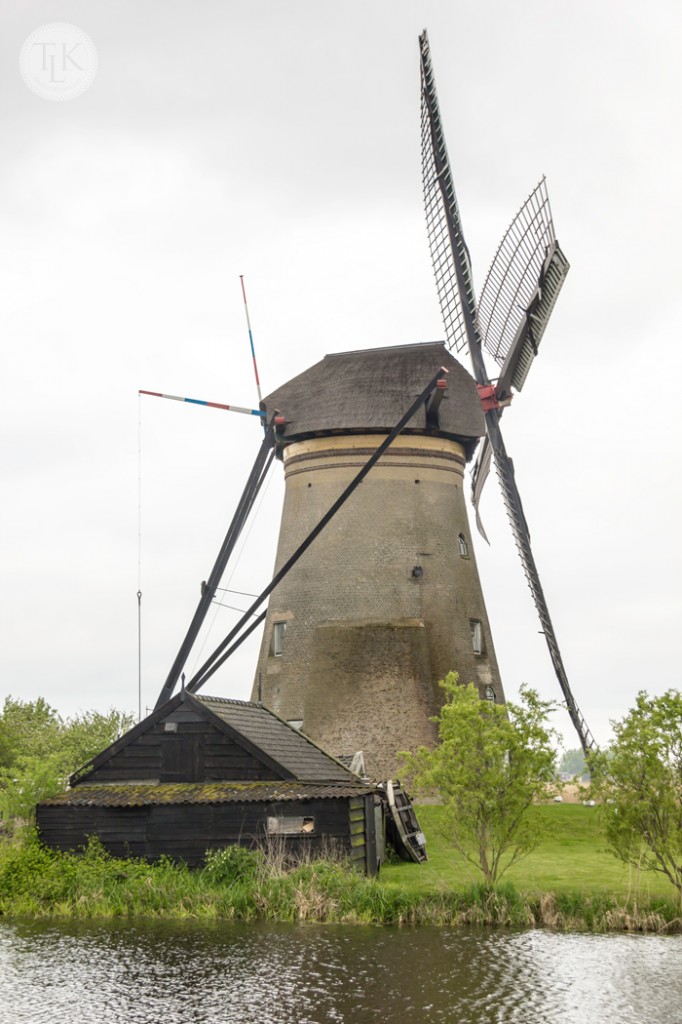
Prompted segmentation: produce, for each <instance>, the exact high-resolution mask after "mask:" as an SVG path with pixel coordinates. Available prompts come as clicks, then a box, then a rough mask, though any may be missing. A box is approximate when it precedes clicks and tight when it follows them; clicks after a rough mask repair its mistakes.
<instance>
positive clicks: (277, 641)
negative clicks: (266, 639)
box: [272, 622, 287, 656]
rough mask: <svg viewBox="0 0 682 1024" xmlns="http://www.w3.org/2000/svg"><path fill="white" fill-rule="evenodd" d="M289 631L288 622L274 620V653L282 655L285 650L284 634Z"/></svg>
mask: <svg viewBox="0 0 682 1024" xmlns="http://www.w3.org/2000/svg"><path fill="white" fill-rule="evenodd" d="M286 631H287V624H286V622H274V623H273V625H272V653H273V654H275V655H278V656H279V655H280V654H281V653H282V651H283V650H284V634H285V633H286Z"/></svg>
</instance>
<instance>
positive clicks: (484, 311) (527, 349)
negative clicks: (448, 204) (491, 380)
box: [478, 178, 569, 391]
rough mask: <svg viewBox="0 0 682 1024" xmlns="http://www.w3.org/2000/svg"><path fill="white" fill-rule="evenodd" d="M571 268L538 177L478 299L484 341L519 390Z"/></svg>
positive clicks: (504, 378)
mask: <svg viewBox="0 0 682 1024" xmlns="http://www.w3.org/2000/svg"><path fill="white" fill-rule="evenodd" d="M568 271H569V263H568V260H567V259H566V257H565V256H564V254H563V252H562V251H561V249H560V248H559V243H558V242H557V239H556V235H555V232H554V222H553V220H552V210H551V207H550V203H549V195H548V194H547V185H546V182H545V179H544V178H542V179H541V181H540V182H539V183H538V185H537V186H536V187H535V188H534V189H533V191H532V192H531V194H530V195H529V196H528V198H527V199H526V201H525V203H524V204H523V206H522V207H521V209H520V210H519V212H518V213H517V214H516V216H515V217H514V220H513V221H512V222H511V224H510V225H509V227H508V228H507V230H506V232H505V234H504V237H503V239H502V241H501V242H500V245H499V247H498V249H497V252H496V253H495V257H494V259H493V261H492V263H491V265H490V269H489V270H488V274H487V276H486V279H485V282H484V284H483V288H482V290H481V297H480V300H479V303H478V321H479V328H480V332H481V336H482V338H483V345H484V347H485V349H486V350H487V351H488V352H489V353H490V354H491V356H492V357H493V359H494V360H495V362H496V363H497V364H498V366H501V367H502V382H503V386H504V387H505V388H508V387H509V386H510V385H511V386H513V387H514V388H515V389H516V390H517V391H520V390H521V389H522V387H523V385H524V383H525V380H526V377H527V376H528V371H529V369H530V367H531V365H532V362H533V359H534V358H535V356H536V355H537V351H538V346H539V344H540V341H541V340H542V336H543V334H544V332H545V328H546V326H547V322H548V320H549V317H550V315H551V313H552V310H553V308H554V304H555V302H556V299H557V296H558V294H559V291H560V290H561V287H562V285H563V283H564V280H565V279H566V275H567V274H568Z"/></svg>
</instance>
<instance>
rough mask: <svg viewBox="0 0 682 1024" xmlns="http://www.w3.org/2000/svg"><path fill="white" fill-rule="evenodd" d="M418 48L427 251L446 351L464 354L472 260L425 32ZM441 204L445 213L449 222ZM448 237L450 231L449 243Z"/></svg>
mask: <svg viewBox="0 0 682 1024" xmlns="http://www.w3.org/2000/svg"><path fill="white" fill-rule="evenodd" d="M419 43H420V47H421V54H422V61H421V80H422V100H421V149H422V182H423V188H424V212H425V214H426V230H427V234H428V239H429V249H430V252H431V261H432V264H433V270H434V275H435V279H436V289H437V291H438V302H439V304H440V309H441V314H442V317H443V325H444V327H445V337H446V343H447V346H448V348H449V349H451V350H452V349H453V348H454V350H455V351H456V352H457V353H461V352H464V351H467V352H468V351H469V348H470V345H469V332H468V331H467V319H469V321H470V323H471V324H472V325H473V327H474V330H475V333H476V335H477V341H478V342H479V345H480V336H478V335H479V332H478V325H477V315H476V296H475V293H474V284H473V277H472V273H471V260H470V258H469V250H468V249H467V246H466V243H465V241H464V234H463V231H462V221H461V218H460V215H459V206H458V204H457V195H456V193H455V186H454V183H453V180H452V174H451V172H450V161H449V159H448V152H447V148H446V145H445V136H444V134H443V128H442V125H441V120H440V111H439V107H438V97H437V95H436V85H435V80H434V75H433V66H432V64H431V54H430V51H429V44H428V37H427V35H426V32H424V33H423V35H422V36H420V40H419ZM443 193H445V195H444V194H443ZM446 203H447V205H448V207H449V213H450V221H449V222H448V211H447V210H446V205H445V204H446ZM451 231H454V238H453V237H452V236H451ZM455 249H456V250H457V252H458V254H459V257H460V266H459V268H458V267H457V266H456V265H455V259H454V255H453V253H454V251H455Z"/></svg>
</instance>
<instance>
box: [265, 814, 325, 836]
mask: <svg viewBox="0 0 682 1024" xmlns="http://www.w3.org/2000/svg"><path fill="white" fill-rule="evenodd" d="M314 831H315V819H314V818H299V817H294V816H293V815H292V816H289V815H287V816H282V817H279V818H270V817H268V835H270V836H305V835H310V834H311V833H312V832H314Z"/></svg>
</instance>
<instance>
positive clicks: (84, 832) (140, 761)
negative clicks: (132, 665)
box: [37, 690, 384, 875]
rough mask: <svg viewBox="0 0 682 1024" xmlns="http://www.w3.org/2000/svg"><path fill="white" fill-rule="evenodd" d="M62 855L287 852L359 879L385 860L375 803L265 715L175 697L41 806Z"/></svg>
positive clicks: (46, 836)
mask: <svg viewBox="0 0 682 1024" xmlns="http://www.w3.org/2000/svg"><path fill="white" fill-rule="evenodd" d="M37 823H38V827H39V829H40V833H41V836H42V839H43V841H44V842H45V843H46V844H47V845H48V846H51V847H54V848H56V849H60V850H73V849H77V848H78V847H80V846H83V845H84V844H85V843H86V842H87V837H88V836H91V835H97V836H99V838H100V840H101V841H102V843H103V845H104V847H105V848H106V849H107V850H108V851H109V852H110V853H111V854H113V855H114V856H119V857H122V856H133V857H145V858H147V859H149V860H154V859H155V858H158V857H159V856H161V855H162V854H167V855H170V856H173V857H177V858H182V859H183V860H184V861H186V863H188V864H190V865H199V864H201V863H202V861H203V859H204V855H205V853H206V851H207V850H208V849H217V848H220V847H224V846H228V845H230V844H234V843H240V844H242V845H244V846H249V847H255V846H266V845H267V844H268V842H269V841H276V842H277V843H278V844H284V848H285V852H288V853H290V854H291V855H292V856H298V855H301V854H302V853H304V852H309V853H310V854H312V855H313V856H315V855H316V854H318V855H321V854H323V853H326V852H329V851H330V850H333V851H335V852H336V853H339V854H341V855H342V856H348V857H350V859H351V861H352V862H353V863H354V864H355V865H357V867H358V868H360V869H361V870H364V871H365V872H366V873H367V874H370V875H373V874H375V873H376V872H377V870H378V868H379V865H380V863H381V861H382V860H383V856H384V830H383V810H382V799H381V795H380V793H379V791H378V790H377V788H376V786H373V785H367V784H365V783H364V782H363V781H362V780H361V779H360V777H359V776H358V775H356V774H355V773H354V772H352V771H351V770H350V769H349V768H347V767H345V766H344V765H343V764H342V763H341V762H340V761H338V760H336V759H335V758H333V757H331V756H330V755H329V754H326V753H325V752H324V751H323V750H322V749H321V748H320V747H318V746H317V745H316V744H315V743H313V742H312V741H311V740H309V739H308V738H307V737H306V736H304V735H303V734H302V733H300V732H298V731H297V730H296V729H295V728H293V727H292V726H291V725H289V724H288V723H287V722H285V721H284V720H283V719H281V718H279V717H278V715H276V714H275V713H274V712H272V711H270V710H268V709H267V708H266V707H264V706H263V705H262V704H258V703H253V702H245V701H237V700H228V699H225V698H220V697H198V696H196V695H194V694H190V693H188V692H187V691H185V690H183V691H182V692H181V693H179V694H178V695H177V696H175V697H174V698H172V699H171V700H170V701H168V702H167V703H166V704H164V705H163V706H162V707H160V708H159V709H158V710H156V711H155V712H154V713H153V714H151V715H150V716H149V717H148V718H146V719H144V721H142V722H140V723H139V725H137V726H135V727H134V728H133V729H131V730H130V731H129V732H128V733H126V734H125V735H124V736H122V737H121V738H120V739H119V740H117V741H116V742H115V743H112V744H111V746H110V747H108V748H107V749H106V750H104V751H102V753H101V754H99V755H98V756H97V757H95V758H94V759H93V760H92V761H91V762H90V763H89V764H87V765H85V766H84V768H82V769H81V770H80V771H79V772H77V773H76V774H75V775H74V776H73V777H72V779H71V788H70V789H69V790H67V791H66V792H65V793H62V794H60V795H59V796H56V797H54V798H52V799H50V800H45V801H43V802H42V803H41V804H39V805H38V808H37Z"/></svg>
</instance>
